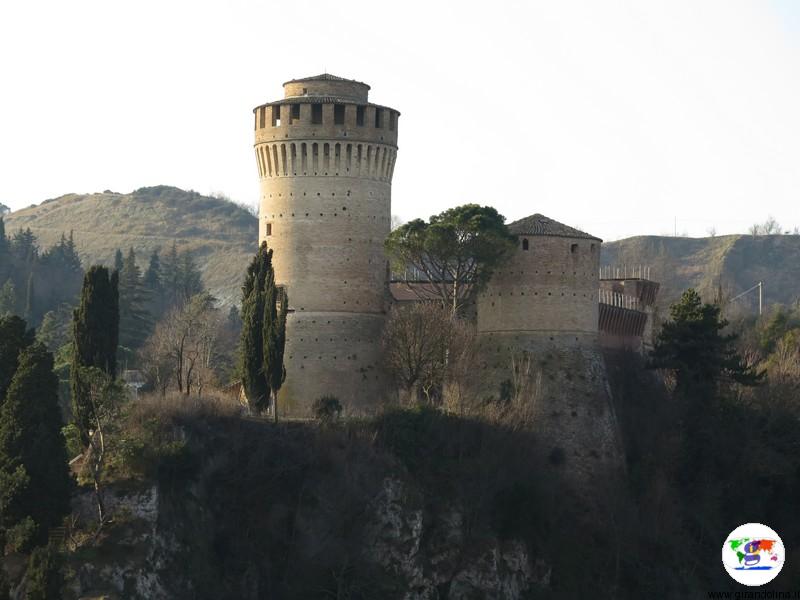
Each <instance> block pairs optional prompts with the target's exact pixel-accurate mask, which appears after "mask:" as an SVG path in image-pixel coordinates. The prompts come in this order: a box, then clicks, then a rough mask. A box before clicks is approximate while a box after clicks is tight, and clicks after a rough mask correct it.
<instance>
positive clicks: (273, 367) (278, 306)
mask: <svg viewBox="0 0 800 600" xmlns="http://www.w3.org/2000/svg"><path fill="white" fill-rule="evenodd" d="M288 302H289V297H288V295H287V294H286V291H285V290H284V289H283V288H278V287H276V286H275V271H274V270H273V269H272V265H271V263H270V269H269V271H268V272H267V276H266V280H265V282H264V325H263V342H262V343H263V344H264V376H265V377H266V380H267V386H268V387H269V390H270V392H271V394H272V414H273V416H274V418H275V422H276V423H277V422H278V390H280V389H281V386H282V385H283V382H284V381H285V380H286V367H285V366H284V364H283V351H284V348H285V347H286V310H287V306H288Z"/></svg>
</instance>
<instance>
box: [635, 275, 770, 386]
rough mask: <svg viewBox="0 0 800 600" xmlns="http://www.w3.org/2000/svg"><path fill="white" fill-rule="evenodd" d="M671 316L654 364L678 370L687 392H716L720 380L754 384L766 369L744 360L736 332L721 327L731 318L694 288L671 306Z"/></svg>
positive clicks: (656, 347)
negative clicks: (721, 315) (728, 332)
mask: <svg viewBox="0 0 800 600" xmlns="http://www.w3.org/2000/svg"><path fill="white" fill-rule="evenodd" d="M670 317H671V319H670V320H669V321H667V322H665V323H664V324H663V325H662V327H661V332H660V333H659V335H658V337H657V338H656V341H655V344H654V348H653V352H652V353H651V357H650V358H651V366H652V367H654V368H658V369H667V370H670V371H672V372H673V373H674V374H675V381H676V389H677V390H678V391H679V392H681V393H683V394H688V395H697V394H702V393H706V392H710V393H712V394H713V392H714V391H715V388H716V386H717V384H718V383H720V382H722V381H732V382H736V383H740V384H743V385H755V384H757V383H759V382H760V381H761V380H762V379H763V377H764V374H763V373H758V372H756V370H755V368H754V367H752V366H748V365H746V364H745V363H744V360H743V359H742V357H741V356H740V355H739V354H738V352H737V351H736V348H735V346H734V342H735V341H736V335H735V334H728V335H725V334H723V333H722V331H723V330H724V329H725V327H727V325H728V322H727V321H726V320H725V319H722V318H721V317H720V307H719V306H717V305H714V304H707V303H705V304H704V303H703V301H702V299H701V298H700V295H699V294H698V293H697V292H696V291H695V290H693V289H689V290H686V291H685V292H684V293H683V295H682V296H681V299H680V301H679V302H677V303H676V304H673V305H672V306H671V307H670Z"/></svg>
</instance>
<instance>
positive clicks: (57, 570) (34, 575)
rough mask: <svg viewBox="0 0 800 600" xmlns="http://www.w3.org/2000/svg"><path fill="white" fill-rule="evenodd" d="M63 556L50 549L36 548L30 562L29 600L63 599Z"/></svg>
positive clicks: (27, 596) (27, 595)
mask: <svg viewBox="0 0 800 600" xmlns="http://www.w3.org/2000/svg"><path fill="white" fill-rule="evenodd" d="M62 584H63V577H62V575H61V556H60V555H59V554H58V552H57V551H56V550H55V549H54V548H52V547H50V546H47V547H39V548H36V549H35V550H34V551H33V553H32V554H31V557H30V560H29V561H28V591H27V594H26V596H25V597H26V598H27V599H28V600H57V599H58V598H61V586H62Z"/></svg>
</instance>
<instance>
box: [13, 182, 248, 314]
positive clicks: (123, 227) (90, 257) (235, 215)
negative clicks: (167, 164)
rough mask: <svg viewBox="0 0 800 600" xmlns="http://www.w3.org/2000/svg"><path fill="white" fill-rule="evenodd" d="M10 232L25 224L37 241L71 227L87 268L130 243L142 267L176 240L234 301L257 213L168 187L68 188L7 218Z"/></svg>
mask: <svg viewBox="0 0 800 600" xmlns="http://www.w3.org/2000/svg"><path fill="white" fill-rule="evenodd" d="M5 221H6V232H7V233H8V234H9V235H11V234H12V233H13V232H14V231H16V230H17V229H19V228H20V227H21V228H26V227H30V228H31V230H32V231H33V233H34V234H36V236H37V237H38V238H39V244H40V246H42V247H48V246H50V245H51V244H53V243H55V242H57V241H58V239H59V238H60V236H61V234H62V232H67V233H68V232H69V231H70V230H72V231H73V232H74V236H75V243H76V245H77V247H78V251H79V253H80V256H81V261H82V262H83V265H84V267H88V266H89V265H91V264H95V263H103V264H107V265H109V264H113V262H114V252H115V250H116V249H117V248H121V249H122V250H123V252H124V251H126V250H127V248H129V247H131V246H132V247H133V248H134V250H135V251H136V253H137V257H138V261H137V262H138V263H139V265H140V267H141V268H142V269H143V270H144V269H145V268H146V267H147V261H148V258H149V256H150V253H151V252H152V251H153V250H155V249H161V251H162V252H165V251H167V250H168V249H169V248H170V246H171V245H172V243H173V241H175V242H176V243H177V246H178V250H179V251H180V252H186V251H188V252H191V254H192V256H193V257H194V259H195V261H196V262H197V264H198V266H199V267H200V269H201V270H202V272H203V279H204V282H205V285H206V287H207V288H208V289H209V291H211V293H212V294H214V295H215V296H217V297H218V298H219V299H220V300H221V301H222V302H224V303H234V302H237V301H238V299H239V294H240V286H241V282H242V278H243V277H244V271H245V268H246V266H247V261H248V260H249V259H250V257H251V256H252V254H253V253H254V252H255V250H256V247H257V239H258V219H257V218H256V217H254V216H253V215H252V214H250V213H249V212H247V210H245V209H244V208H242V207H240V206H238V205H236V204H233V203H232V202H229V201H227V200H224V199H220V198H212V197H208V196H203V195H201V194H198V193H197V192H187V191H184V190H181V189H178V188H175V187H170V186H155V187H147V188H141V189H138V190H136V191H134V192H132V193H130V194H117V193H114V192H109V191H106V192H103V193H97V194H67V195H64V196H61V197H59V198H54V199H52V200H45V201H44V202H42V203H41V204H39V205H37V206H32V207H29V208H25V209H22V210H18V211H16V212H13V213H11V214H9V215H6V217H5Z"/></svg>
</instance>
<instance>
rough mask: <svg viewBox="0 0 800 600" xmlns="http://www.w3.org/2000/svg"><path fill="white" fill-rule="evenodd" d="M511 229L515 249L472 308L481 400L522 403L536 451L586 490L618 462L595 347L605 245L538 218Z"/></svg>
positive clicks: (610, 410)
mask: <svg viewBox="0 0 800 600" xmlns="http://www.w3.org/2000/svg"><path fill="white" fill-rule="evenodd" d="M509 230H510V231H511V233H512V234H514V235H515V236H516V237H517V249H516V251H515V252H514V254H513V255H512V256H511V258H510V259H509V260H508V262H507V263H506V264H505V265H503V266H502V267H501V268H500V269H498V270H497V271H496V272H495V274H494V276H493V277H492V279H491V281H490V282H489V284H488V285H487V286H486V289H485V290H484V291H483V292H482V293H481V294H480V295H479V297H478V302H477V304H478V335H479V343H480V346H481V356H482V359H483V364H482V365H481V369H482V370H483V374H482V376H481V378H480V379H481V384H480V393H481V396H482V397H483V398H484V399H486V400H491V399H494V400H495V401H500V402H503V401H505V400H508V397H509V396H510V395H511V396H513V395H514V394H517V393H519V394H520V395H522V396H524V397H523V398H522V401H523V402H525V403H529V405H530V406H531V407H532V422H533V428H534V430H535V431H536V433H537V434H538V435H539V437H540V439H541V440H542V449H543V451H544V452H545V453H546V454H547V457H548V458H549V459H550V461H551V462H552V463H553V464H554V465H557V466H560V465H561V464H562V463H565V464H566V466H567V473H569V476H570V477H572V478H574V479H575V480H576V481H578V482H580V483H581V485H583V484H585V483H586V481H588V480H589V479H591V478H592V477H593V476H594V475H595V474H597V473H599V472H603V471H606V470H607V468H611V469H616V468H618V467H619V466H620V465H621V460H622V458H621V457H622V455H621V446H620V441H619V432H618V426H617V422H616V417H615V415H614V409H613V404H612V403H611V397H610V392H609V388H608V384H607V375H606V368H605V362H604V360H603V356H602V354H601V351H600V345H599V341H598V339H599V335H598V329H599V327H598V288H599V266H600V245H601V243H602V240H600V239H599V238H596V237H594V236H592V235H590V234H588V233H584V232H583V231H579V230H577V229H574V228H572V227H569V226H567V225H564V224H562V223H559V222H557V221H554V220H552V219H549V218H547V217H545V216H543V215H540V214H535V215H532V216H530V217H526V218H524V219H521V220H519V221H516V222H514V223H511V224H510V225H509ZM517 388H520V389H524V393H522V392H519V391H518V390H517V391H515V390H516V389H517Z"/></svg>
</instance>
